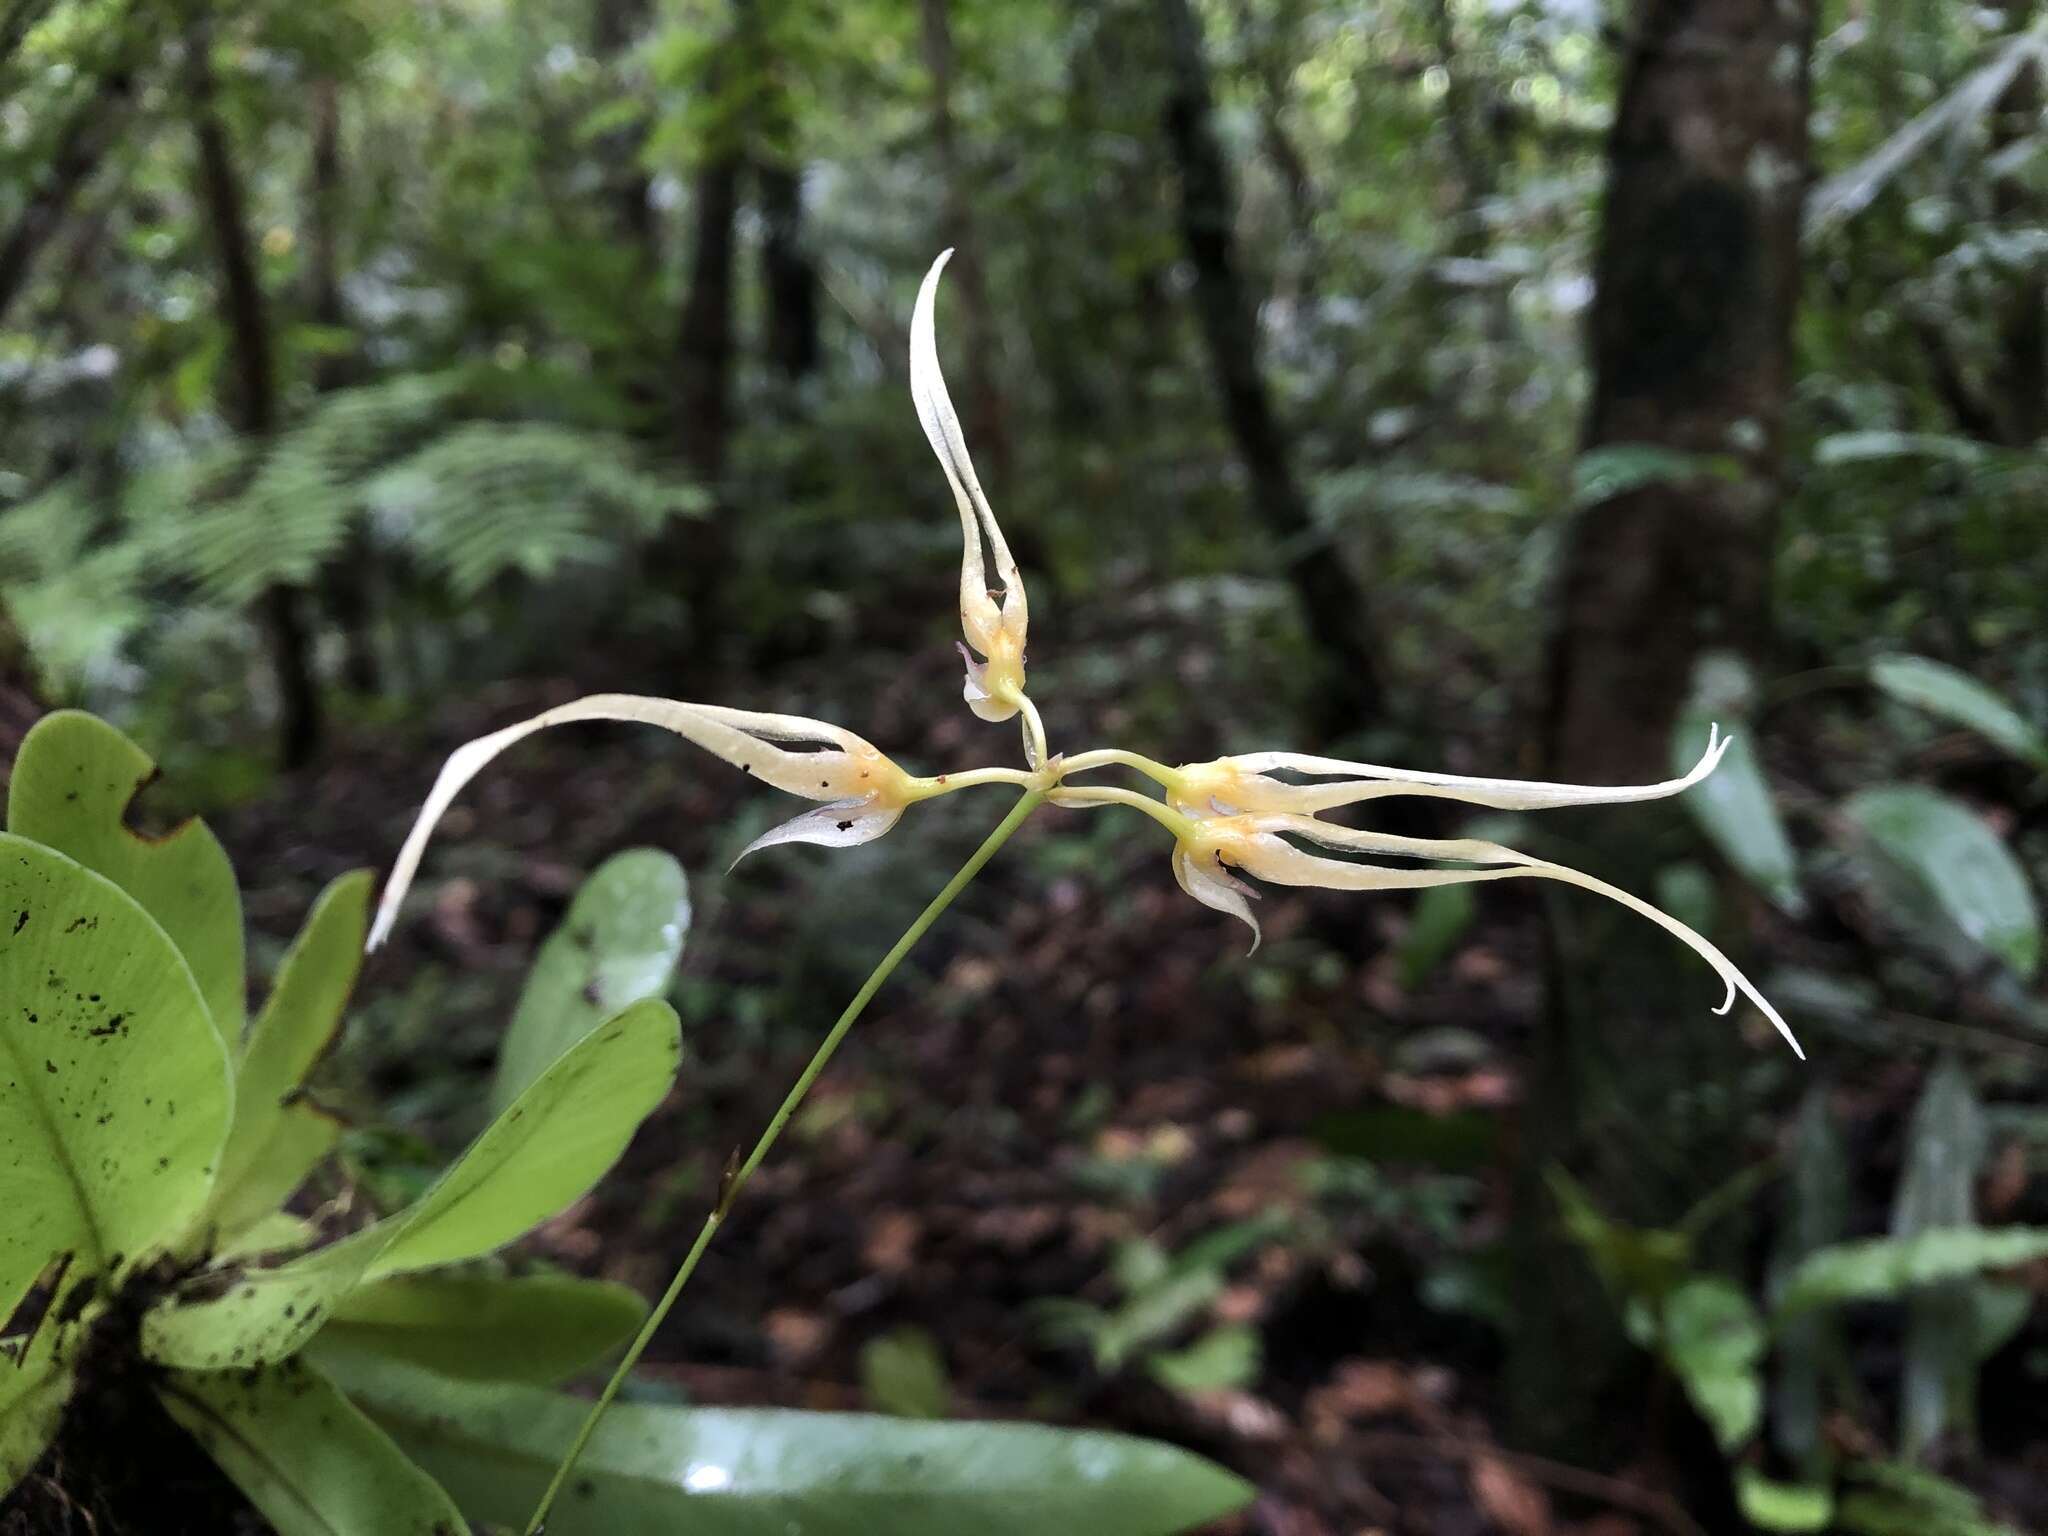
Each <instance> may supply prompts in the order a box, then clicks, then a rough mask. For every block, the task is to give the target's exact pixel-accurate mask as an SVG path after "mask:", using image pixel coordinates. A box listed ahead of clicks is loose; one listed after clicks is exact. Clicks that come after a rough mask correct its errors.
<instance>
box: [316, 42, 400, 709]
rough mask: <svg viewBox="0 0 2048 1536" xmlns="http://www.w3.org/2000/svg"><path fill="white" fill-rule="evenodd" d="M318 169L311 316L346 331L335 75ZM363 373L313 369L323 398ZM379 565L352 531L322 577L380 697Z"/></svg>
mask: <svg viewBox="0 0 2048 1536" xmlns="http://www.w3.org/2000/svg"><path fill="white" fill-rule="evenodd" d="M311 94H312V116H313V122H312V140H313V153H312V167H311V171H312V174H311V177H310V179H309V184H308V186H307V193H306V196H307V204H308V214H309V217H308V219H307V226H308V235H307V242H306V243H307V251H306V310H307V312H308V313H309V314H310V315H311V316H312V317H313V321H314V323H315V324H317V325H320V326H323V327H325V328H326V329H327V330H329V331H333V332H339V331H341V330H342V329H343V328H344V327H345V326H346V325H347V323H348V313H347V310H346V309H345V308H344V306H343V304H342V299H341V225H342V162H341V84H340V82H339V81H337V80H335V79H334V78H333V77H332V76H323V77H322V78H320V79H318V80H315V81H314V82H313V87H312V93H311ZM356 374H357V358H356V355H355V353H354V351H353V350H351V351H349V352H339V351H332V350H328V349H326V348H322V350H321V352H320V355H319V357H318V358H317V359H316V361H315V362H314V364H313V387H314V389H315V390H317V391H318V392H319V393H321V394H326V393H328V392H329V391H331V390H336V389H340V388H343V387H344V386H346V385H347V384H348V383H349V382H350V381H351V380H353V379H354V378H355V377H356ZM374 570H375V561H374V560H373V558H372V556H371V551H370V541H369V534H368V530H366V529H365V528H363V527H362V526H361V525H360V524H358V525H357V526H355V527H353V528H351V529H350V531H349V536H348V540H347V543H346V544H345V545H344V547H343V550H342V554H341V558H339V559H338V560H335V561H333V562H332V563H330V564H329V566H328V567H327V569H326V570H325V571H324V572H322V573H321V580H320V592H321V597H322V599H323V601H324V603H325V606H326V609H327V613H328V616H329V617H330V618H332V619H333V621H334V624H335V627H336V628H337V629H339V630H340V631H341V637H342V678H343V681H344V682H346V683H347V684H348V686H349V688H350V689H351V690H353V691H354V692H356V693H359V694H373V693H375V692H376V691H377V689H378V686H379V683H380V681H381V677H382V672H383V669H382V667H380V666H379V665H378V662H377V643H376V635H375V631H374V626H373V622H372V615H371V603H370V584H371V581H372V580H373V575H374Z"/></svg>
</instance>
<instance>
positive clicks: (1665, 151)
mask: <svg viewBox="0 0 2048 1536" xmlns="http://www.w3.org/2000/svg"><path fill="white" fill-rule="evenodd" d="M1637 16H1638V22H1637V27H1636V32H1635V40H1634V44H1633V48H1632V50H1631V56H1630V59H1629V62H1628V70H1627V75H1626V83H1625V84H1624V86H1623V89H1622V95H1621V104H1620V109H1619V111H1618V113H1617V116H1616V119H1615V124H1614V130H1613V135H1612V139H1611V142H1610V149H1609V155H1610V159H1609V175H1608V186H1607V203H1606V218H1605V223H1604V226H1603V228H1602V231H1601V239H1600V248H1599V255H1598V259H1597V263H1596V271H1595V279H1596V283H1597V288H1596V296H1595V299H1594V304H1593V316H1592V352H1593V370H1594V388H1593V400H1592V408H1591V412H1590V414H1589V417H1588V420H1587V425H1586V446H1587V447H1588V448H1589V449H1597V448H1603V447H1612V446H1615V445H1619V444H1647V445H1651V446H1653V447H1655V448H1658V449H1664V450H1670V451H1674V452H1676V453H1679V454H1688V455H1701V456H1713V457H1714V458H1715V459H1716V460H1718V461H1722V462H1724V463H1732V465H1733V466H1734V468H1735V470H1736V471H1737V472H1736V473H1734V474H1733V475H1728V474H1722V473H1703V474H1691V475H1673V476H1671V477H1669V478H1662V479H1658V480H1655V481H1653V482H1651V483H1649V484H1646V485H1643V486H1640V487H1638V488H1636V489H1633V490H1630V491H1626V492H1624V493H1622V494H1620V495H1617V496H1613V497H1609V498H1608V499H1607V500H1605V501H1602V502H1599V503H1596V504H1594V505H1592V506H1589V507H1586V508H1584V509H1583V510H1582V511H1581V512H1580V513H1579V515H1578V517H1577V518H1576V520H1575V523H1574V526H1573V528H1572V530H1571V536H1570V542H1569V547H1568V550H1567V553H1566V558H1565V565H1564V580H1563V593H1562V613H1563V619H1562V625H1561V627H1560V629H1559V631H1558V633H1557V635H1556V640H1555V645H1554V649H1553V652H1552V667H1553V671H1552V688H1551V698H1550V747H1551V753H1550V755H1551V759H1552V763H1553V766H1554V767H1555V769H1556V770H1557V772H1558V775H1559V776H1560V777H1562V778H1566V779H1593V780H1599V779H1613V780H1615V781H1617V782H1632V781H1639V780H1638V776H1640V775H1643V774H1648V775H1649V776H1650V777H1651V778H1655V777H1657V776H1659V774H1661V772H1662V770H1663V768H1664V766H1665V763H1666V758H1667V756H1668V754H1669V751H1670V735H1671V727H1672V722H1673V720H1674V718H1675V717H1676V714H1677V711H1678V707H1679V704H1680V702H1681V700H1682V699H1683V697H1684V695H1685V692H1686V689H1687V687H1688V684H1689V682H1690V679H1691V674H1692V667H1693V662H1694V660H1695V658H1696V657H1697V656H1698V655H1699V654H1700V652H1701V651H1703V650H1705V649H1707V648H1710V647H1717V646H1718V647H1729V648H1733V649H1736V650H1740V651H1747V652H1754V651H1756V649H1757V648H1758V646H1759V644H1760V643H1761V641H1762V638H1763V636H1764V635H1765V633H1766V624H1765V619H1766V612H1765V608H1766V602H1765V600H1766V596H1767V591H1768V586H1769V575H1770V562H1771V549H1772V542H1773V537H1774V534H1775V532H1776V526H1777V511H1778V497H1779V483H1778V465H1777V457H1778V445H1779V437H1780V431H1781V428H1782V425H1783V421H1784V415H1785V405H1786V401H1787V398H1788V396H1789V392H1790V388H1791V343H1792V309H1793V302H1794V299H1795V296H1796V294H1797V291H1798V282H1799V261H1798V253H1799V247H1798V240H1799V208H1800V203H1801V200H1802V197H1803V194H1804V191H1805V185H1806V179H1807V154H1806V111H1807V101H1808V80H1807V65H1806V60H1807V57H1808V53H1809V51H1810V46H1811V39H1812V34H1813V25H1814V6H1813V0H1644V3H1643V4H1641V5H1640V6H1639V7H1638V11H1637ZM1788 60H1796V61H1798V62H1797V67H1796V68H1788V67H1787V63H1786V61H1788Z"/></svg>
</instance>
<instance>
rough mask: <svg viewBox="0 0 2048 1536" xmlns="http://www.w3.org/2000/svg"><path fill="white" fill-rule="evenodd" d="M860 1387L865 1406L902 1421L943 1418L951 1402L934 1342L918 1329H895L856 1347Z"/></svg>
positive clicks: (950, 1390)
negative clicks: (858, 1356) (858, 1359)
mask: <svg viewBox="0 0 2048 1536" xmlns="http://www.w3.org/2000/svg"><path fill="white" fill-rule="evenodd" d="M860 1385H861V1391H862V1392H863V1393H864V1394H865V1395H866V1397H867V1400H868V1403H869V1404H870V1405H871V1406H872V1407H874V1408H875V1409H877V1410H879V1411H880V1412H882V1413H893V1414H895V1415H896V1416H897V1417H898V1418H902V1419H943V1418H944V1417H945V1416H946V1410H947V1408H948V1407H949V1406H950V1405H951V1403H952V1400H953V1385H952V1381H951V1379H950V1378H949V1377H948V1376H947V1374H946V1360H945V1357H944V1356H943V1355H942V1354H940V1353H939V1343H938V1340H936V1339H934V1338H933V1337H932V1336H931V1335H930V1334H929V1333H927V1332H925V1330H924V1329H922V1328H897V1329H893V1330H891V1331H890V1332H888V1333H885V1334H881V1335H879V1336H878V1337H876V1338H872V1339H869V1340H868V1341H867V1342H866V1343H865V1344H863V1345H861V1347H860Z"/></svg>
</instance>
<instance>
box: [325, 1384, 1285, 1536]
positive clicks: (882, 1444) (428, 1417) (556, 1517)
mask: <svg viewBox="0 0 2048 1536" xmlns="http://www.w3.org/2000/svg"><path fill="white" fill-rule="evenodd" d="M335 1374H336V1379H337V1380H338V1381H339V1382H340V1384H341V1386H342V1388H343V1389H344V1390H345V1391H347V1392H348V1393H349V1394H350V1395H351V1396H352V1397H354V1398H355V1400H356V1401H357V1402H358V1403H359V1404H361V1405H362V1406H363V1408H365V1409H366V1410H367V1411H368V1412H369V1413H370V1414H371V1416H372V1417H374V1418H375V1419H376V1420H377V1421H378V1422H379V1423H381V1424H383V1425H384V1426H385V1427H386V1428H388V1429H389V1430H390V1431H391V1433H392V1435H393V1436H394V1437H395V1438H396V1439H397V1440H398V1442H399V1443H400V1444H401V1445H403V1446H404V1447H405V1448H406V1449H407V1450H408V1451H409V1452H410V1453H411V1454H412V1455H413V1457H414V1458H415V1459H416V1460H417V1461H419V1463H420V1464H421V1465H422V1466H424V1467H425V1468H427V1470H428V1471H429V1472H431V1473H433V1474H434V1476H435V1477H436V1478H437V1479H439V1481H440V1482H441V1484H442V1486H443V1487H445V1488H447V1489H448V1491H449V1492H450V1493H452V1494H453V1495H454V1496H455V1501H456V1503H457V1504H459V1505H460V1506H461V1507H462V1509H463V1512H464V1513H465V1514H467V1515H468V1516H469V1517H470V1518H471V1519H472V1520H475V1521H479V1522H482V1521H490V1522H494V1523H497V1524H501V1525H507V1526H510V1527H512V1528H513V1529H519V1528H521V1527H523V1525H524V1522H525V1520H526V1517H527V1516H528V1515H529V1514H531V1513H532V1510H533V1506H534V1504H535V1502H536V1501H537V1500H538V1499H539V1497H540V1493H541V1490H542V1488H543V1487H544V1486H545V1485H546V1483H547V1480H548V1477H549V1475H550V1474H551V1473H552V1472H553V1471H554V1468H555V1463H556V1462H557V1460H558V1459H559V1458H560V1455H561V1453H562V1451H563V1450H564V1449H565V1448H566V1447H567V1445H568V1443H569V1440H570V1439H571V1437H572V1436H573V1435H574V1434H575V1432H576V1429H577V1426H578V1425H579V1424H580V1423H581V1422H582V1419H583V1415H584V1412H585V1410H586V1408H587V1407H588V1405H587V1404H585V1403H583V1402H580V1401H577V1400H575V1399H572V1398H566V1397H559V1396H556V1395H554V1394H552V1393H548V1392H543V1391H538V1390H536V1389H533V1388H528V1387H514V1386H483V1385H477V1384H472V1383H467V1382H455V1381H450V1380H448V1379H446V1378H443V1377H437V1376H434V1375H432V1374H431V1373H429V1372H425V1371H419V1370H415V1369H412V1368H408V1367H401V1366H397V1365H393V1364H389V1363H387V1362H383V1361H372V1360H368V1359H366V1358H364V1357H360V1356H358V1357H354V1358H352V1359H351V1361H350V1362H349V1363H348V1364H347V1365H346V1366H343V1365H340V1364H337V1365H336V1366H335ZM1252 1491H1253V1490H1252V1489H1251V1488H1250V1487H1249V1486H1248V1485H1246V1484H1245V1483H1244V1482H1242V1481H1241V1480H1240V1479H1238V1478H1235V1477H1233V1476H1231V1475H1230V1474H1229V1473H1227V1472H1225V1471H1223V1470H1221V1469H1220V1468H1218V1467H1215V1466H1213V1465H1211V1464H1210V1463H1208V1462H1206V1461H1203V1460H1202V1459H1201V1458H1199V1457H1197V1456H1194V1455H1191V1454H1189V1453H1188V1452H1186V1451H1182V1450H1179V1449H1176V1448H1174V1447H1172V1446H1165V1445H1158V1444H1154V1443H1152V1442H1150V1441H1145V1440H1137V1439H1133V1438H1130V1437H1128V1436H1124V1435H1113V1434H1102V1433H1096V1432H1077V1431H1065V1430H1055V1429H1046V1428H1041V1427H1040V1426H1037V1425H1031V1424H983V1423H972V1424H940V1423H929V1422H920V1421H917V1420H913V1419H892V1418H885V1417H882V1416H879V1415H870V1414H818V1413H795V1412H787V1411H783V1410H776V1409H721V1408H665V1407H655V1406H652V1405H647V1404H639V1403H617V1404H614V1405H613V1407H612V1409H611V1411H610V1412H609V1413H608V1414H607V1415H606V1416H605V1418H604V1420H603V1422H602V1423H600V1424H599V1425H598V1428H597V1432H596V1434H595V1435H593V1436H592V1437H591V1441H590V1446H589V1448H588V1450H586V1451H585V1453H584V1456H583V1459H582V1460H581V1461H580V1462H579V1463H578V1464H577V1472H576V1477H575V1479H574V1481H573V1482H572V1484H571V1486H570V1492H569V1493H568V1494H567V1495H566V1496H565V1497H564V1498H563V1499H562V1501H561V1503H560V1504H558V1505H556V1507H555V1512H554V1514H553V1515H552V1516H551V1517H550V1519H549V1521H548V1531H549V1536H674V1533H676V1532H679V1531H688V1532H690V1533H691V1536H872V1533H875V1532H887V1533H888V1536H960V1533H962V1532H970V1531H971V1532H973V1533H974V1536H1045V1533H1046V1532H1048V1531H1056V1532H1059V1533H1060V1536H1167V1533H1169V1532H1174V1531H1184V1530H1187V1529H1189V1528H1191V1527H1194V1526H1198V1525H1201V1524H1202V1523H1204V1522H1205V1521H1209V1520H1214V1519H1216V1518H1218V1517H1219V1516H1222V1515H1226V1514H1228V1513H1230V1512H1231V1511H1232V1510H1234V1509H1239V1508H1241V1507H1243V1505H1244V1504H1246V1503H1247V1502H1248V1501H1249V1500H1250V1499H1251V1496H1252Z"/></svg>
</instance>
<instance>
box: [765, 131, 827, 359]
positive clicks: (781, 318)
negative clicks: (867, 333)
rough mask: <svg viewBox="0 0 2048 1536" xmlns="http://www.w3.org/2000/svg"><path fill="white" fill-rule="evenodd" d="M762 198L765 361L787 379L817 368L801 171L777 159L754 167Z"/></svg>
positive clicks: (814, 292)
mask: <svg viewBox="0 0 2048 1536" xmlns="http://www.w3.org/2000/svg"><path fill="white" fill-rule="evenodd" d="M754 183H755V186H756V188H757V189H758V191H759V194H760V199H761V286H762V288H763V289H764V290H766V298H767V326H768V336H767V347H766V351H767V354H768V361H769V364H770V365H771V366H772V367H773V368H774V369H775V371H776V372H777V373H779V374H781V375H782V377H783V378H784V379H785V380H786V381H788V382H789V383H792V384H795V383H800V382H802V381H803V380H804V379H807V378H809V377H810V376H811V375H812V374H813V373H815V372H816V371H817V368H818V361H819V359H820V357H822V356H823V349H822V347H821V346H820V344H819V339H818V269H817V266H816V264H815V263H813V262H812V260H811V253H810V251H809V249H808V248H807V247H806V246H805V244H804V232H803V231H804V193H803V177H802V175H801V173H800V172H799V171H798V170H797V169H796V167H795V166H793V165H790V164H788V163H786V162H784V161H781V160H770V161H765V162H763V163H762V164H760V165H758V166H756V167H755V171H754Z"/></svg>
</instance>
